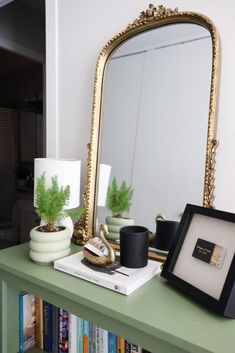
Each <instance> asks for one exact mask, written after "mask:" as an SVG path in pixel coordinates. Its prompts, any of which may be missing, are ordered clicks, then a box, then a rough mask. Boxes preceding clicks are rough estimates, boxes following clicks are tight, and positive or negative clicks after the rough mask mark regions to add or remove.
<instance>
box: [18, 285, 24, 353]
mask: <svg viewBox="0 0 235 353" xmlns="http://www.w3.org/2000/svg"><path fill="white" fill-rule="evenodd" d="M24 295H25V292H22V293H20V295H19V311H20V342H19V353H24V317H23V303H24V301H23V297H24Z"/></svg>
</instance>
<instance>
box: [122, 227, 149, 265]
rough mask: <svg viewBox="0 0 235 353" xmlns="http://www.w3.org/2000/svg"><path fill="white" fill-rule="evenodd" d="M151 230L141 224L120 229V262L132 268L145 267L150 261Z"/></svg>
mask: <svg viewBox="0 0 235 353" xmlns="http://www.w3.org/2000/svg"><path fill="white" fill-rule="evenodd" d="M148 244H149V230H148V229H147V228H145V227H141V226H127V227H122V228H121V229H120V262H121V265H122V266H125V267H130V268H140V267H144V266H146V265H147V263H148Z"/></svg>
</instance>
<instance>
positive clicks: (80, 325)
mask: <svg viewBox="0 0 235 353" xmlns="http://www.w3.org/2000/svg"><path fill="white" fill-rule="evenodd" d="M77 351H78V353H80V352H81V353H82V352H83V319H81V318H80V317H79V316H77Z"/></svg>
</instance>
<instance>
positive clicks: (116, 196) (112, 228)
mask: <svg viewBox="0 0 235 353" xmlns="http://www.w3.org/2000/svg"><path fill="white" fill-rule="evenodd" d="M133 192H134V190H133V189H132V188H131V187H130V186H128V187H127V186H126V182H125V181H123V182H122V183H121V185H120V187H118V183H117V179H116V177H114V178H113V180H112V184H111V185H110V186H109V187H108V192H107V208H108V209H109V210H110V211H111V212H112V216H107V217H106V219H105V220H106V224H107V226H108V234H107V235H106V237H107V238H108V239H110V240H118V239H119V236H120V234H119V232H120V228H122V227H124V226H131V225H134V223H135V222H134V220H133V219H132V218H128V217H124V212H128V211H129V210H130V207H131V199H132V196H133Z"/></svg>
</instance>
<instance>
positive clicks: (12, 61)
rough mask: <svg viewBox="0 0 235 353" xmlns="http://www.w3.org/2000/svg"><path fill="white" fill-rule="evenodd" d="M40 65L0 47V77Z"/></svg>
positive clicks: (40, 65)
mask: <svg viewBox="0 0 235 353" xmlns="http://www.w3.org/2000/svg"><path fill="white" fill-rule="evenodd" d="M39 67H42V64H40V63H38V62H36V61H34V60H31V59H28V58H25V57H23V56H21V55H19V54H15V53H12V52H10V51H8V50H6V49H2V48H0V78H4V77H9V76H14V75H17V74H19V73H21V72H25V71H30V70H33V69H35V68H39Z"/></svg>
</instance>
